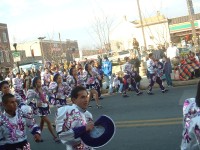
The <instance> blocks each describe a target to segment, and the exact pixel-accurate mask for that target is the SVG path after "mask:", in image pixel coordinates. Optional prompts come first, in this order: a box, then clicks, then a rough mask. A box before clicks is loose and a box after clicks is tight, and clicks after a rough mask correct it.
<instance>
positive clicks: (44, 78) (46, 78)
mask: <svg viewBox="0 0 200 150" xmlns="http://www.w3.org/2000/svg"><path fill="white" fill-rule="evenodd" d="M41 79H42V85H44V86H49V84H50V82H51V74H50V72H49V69H48V68H45V70H44V72H43V73H41Z"/></svg>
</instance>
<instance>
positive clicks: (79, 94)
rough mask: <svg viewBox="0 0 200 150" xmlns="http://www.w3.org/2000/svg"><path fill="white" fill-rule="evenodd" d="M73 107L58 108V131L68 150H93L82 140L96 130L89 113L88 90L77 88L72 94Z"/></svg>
mask: <svg viewBox="0 0 200 150" xmlns="http://www.w3.org/2000/svg"><path fill="white" fill-rule="evenodd" d="M71 101H72V102H73V105H72V106H69V105H67V106H63V107H60V108H58V111H57V115H56V131H57V133H58V135H59V138H60V140H61V142H62V143H63V144H65V145H66V149H67V150H78V149H80V150H93V148H92V147H89V146H87V145H86V144H84V143H83V141H82V140H81V138H80V137H81V135H83V134H84V133H86V132H89V131H91V130H92V129H93V128H94V123H93V117H92V114H91V113H90V112H89V111H87V107H88V104H89V100H88V93H87V90H86V88H84V87H82V86H76V87H75V88H74V89H73V90H72V92H71Z"/></svg>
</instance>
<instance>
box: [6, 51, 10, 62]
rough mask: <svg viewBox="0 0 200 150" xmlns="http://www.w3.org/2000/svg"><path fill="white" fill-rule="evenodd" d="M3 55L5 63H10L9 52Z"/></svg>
mask: <svg viewBox="0 0 200 150" xmlns="http://www.w3.org/2000/svg"><path fill="white" fill-rule="evenodd" d="M5 54H6V61H7V62H10V55H9V52H5Z"/></svg>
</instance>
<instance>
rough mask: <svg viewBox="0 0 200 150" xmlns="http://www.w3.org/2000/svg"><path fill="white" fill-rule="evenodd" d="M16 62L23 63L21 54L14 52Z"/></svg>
mask: <svg viewBox="0 0 200 150" xmlns="http://www.w3.org/2000/svg"><path fill="white" fill-rule="evenodd" d="M12 56H13V60H14V62H18V61H21V58H20V52H12Z"/></svg>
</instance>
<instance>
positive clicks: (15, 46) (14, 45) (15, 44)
mask: <svg viewBox="0 0 200 150" xmlns="http://www.w3.org/2000/svg"><path fill="white" fill-rule="evenodd" d="M13 47H14V48H15V52H17V43H14V44H13ZM16 64H17V70H18V71H17V72H19V73H20V69H19V63H18V61H17V62H16Z"/></svg>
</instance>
